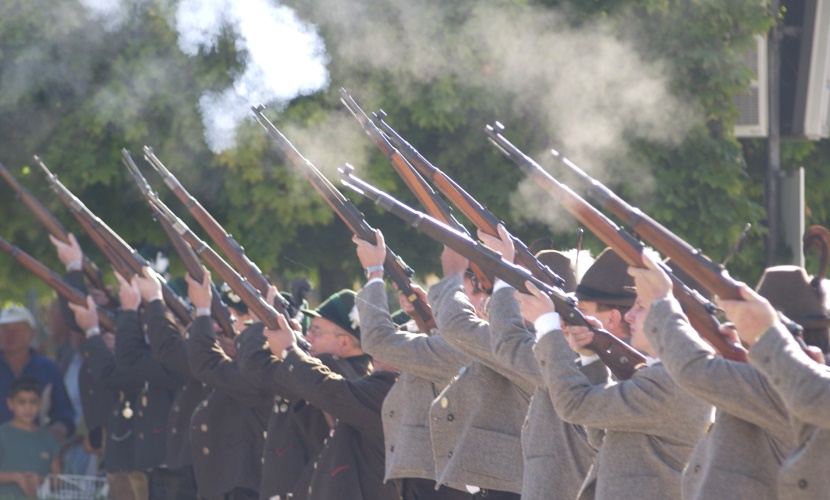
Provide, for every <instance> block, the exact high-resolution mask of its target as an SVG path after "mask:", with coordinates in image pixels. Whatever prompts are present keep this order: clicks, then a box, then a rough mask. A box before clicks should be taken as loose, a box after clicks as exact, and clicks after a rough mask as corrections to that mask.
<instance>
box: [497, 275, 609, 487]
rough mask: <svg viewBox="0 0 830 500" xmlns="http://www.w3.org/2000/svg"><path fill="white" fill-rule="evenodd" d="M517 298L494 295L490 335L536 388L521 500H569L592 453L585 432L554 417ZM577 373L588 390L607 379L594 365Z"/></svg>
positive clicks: (527, 425) (525, 438) (503, 358)
mask: <svg viewBox="0 0 830 500" xmlns="http://www.w3.org/2000/svg"><path fill="white" fill-rule="evenodd" d="M515 293H516V290H515V289H514V288H512V287H506V288H500V289H498V290H496V291H495V292H493V296H492V297H491V298H490V309H491V313H490V332H491V334H492V339H491V342H492V348H493V353H494V354H495V356H496V358H497V359H498V360H499V361H500V362H501V363H502V364H503V365H504V366H508V367H510V369H511V370H513V371H514V372H516V373H518V374H519V375H520V376H522V377H524V378H525V379H526V380H527V381H528V383H530V384H532V385H533V386H535V387H536V389H535V391H534V393H533V397H532V399H531V401H530V407H529V409H528V411H527V418H526V419H525V422H524V425H523V426H522V454H523V457H524V474H523V477H522V498H523V499H526V500H533V499H539V500H547V499H558V498H561V499H573V498H576V495H577V494H578V493H579V488H580V486H581V485H582V482H583V481H584V480H585V477H586V476H587V475H588V471H589V470H590V468H591V464H592V463H593V460H594V456H595V455H596V450H594V448H593V447H592V446H591V445H590V444H589V443H588V436H587V434H586V431H585V428H583V427H582V426H581V425H575V424H571V423H568V422H564V421H563V420H562V419H560V418H559V416H558V415H557V414H556V411H555V410H554V408H553V403H552V402H551V400H550V393H549V392H548V390H547V387H546V386H545V381H544V377H543V376H542V371H541V369H540V367H539V363H538V362H537V361H536V357H535V355H534V354H533V346H534V345H536V336H535V335H534V334H533V333H532V332H530V331H529V330H528V329H527V328H526V327H525V322H524V319H523V318H522V315H521V311H520V310H519V302H518V301H517V300H516V297H515ZM576 358H577V354H576V353H574V352H571V359H574V360H575V359H576ZM580 371H582V373H583V374H585V376H586V377H588V379H589V380H590V381H591V383H592V384H599V383H601V382H604V381H606V380H607V379H608V369H607V368H606V367H605V365H604V364H603V363H601V362H598V361H597V362H594V363H590V364H588V365H586V366H584V367H582V366H580Z"/></svg>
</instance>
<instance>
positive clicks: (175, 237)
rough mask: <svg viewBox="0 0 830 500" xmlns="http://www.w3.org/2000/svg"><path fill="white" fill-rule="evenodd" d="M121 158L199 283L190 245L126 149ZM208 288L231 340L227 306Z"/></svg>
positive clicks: (199, 274) (196, 259)
mask: <svg viewBox="0 0 830 500" xmlns="http://www.w3.org/2000/svg"><path fill="white" fill-rule="evenodd" d="M121 157H122V160H123V161H124V165H126V166H127V169H128V170H129V171H130V175H131V176H132V178H133V180H134V181H135V183H136V185H137V186H138V189H139V190H140V191H141V194H143V195H144V199H146V200H147V202H148V203H149V204H150V209H151V210H152V211H153V218H154V219H156V221H158V223H159V224H160V225H161V228H162V229H163V230H164V233H165V234H166V235H167V238H168V239H169V240H170V243H172V244H173V248H175V249H176V253H177V254H178V255H179V258H181V259H182V263H184V267H185V269H186V270H187V274H189V275H190V277H191V278H193V279H194V280H196V281H198V282H200V283H201V282H202V280H203V279H204V278H205V274H204V272H203V268H202V264H201V263H200V262H199V256H198V255H196V252H194V251H193V248H191V247H190V245H188V244H187V242H186V241H184V239H182V236H181V235H180V234H179V233H177V232H176V230H175V229H173V226H172V225H170V222H169V221H168V220H167V219H166V218H165V217H164V216H163V214H162V213H161V212H160V211H159V210H158V208H157V207H156V204H155V203H154V200H157V199H158V195H157V194H156V193H155V192H154V191H153V188H151V187H150V184H149V183H148V182H147V179H145V178H144V176H143V175H141V171H140V170H139V169H138V166H137V165H136V164H135V162H134V161H133V158H132V156H130V152H129V151H127V150H126V149H122V150H121ZM210 287H211V291H212V292H213V293H212V294H211V303H210V310H211V312H212V313H213V318H214V319H215V320H216V322H217V323H218V324H219V327H220V328H221V330H222V334H223V335H225V336H226V337H228V338H229V339H232V338H233V337H234V335H235V334H234V329H233V320H232V319H231V312H230V310H228V306H227V305H225V303H224V302H222V296H221V294H220V293H219V290H218V289H217V288H216V285H215V284H214V283H213V282H211V283H210Z"/></svg>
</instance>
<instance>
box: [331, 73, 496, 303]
mask: <svg viewBox="0 0 830 500" xmlns="http://www.w3.org/2000/svg"><path fill="white" fill-rule="evenodd" d="M340 102H342V103H343V104H344V105H345V106H346V108H347V109H348V110H349V111H350V112H351V113H352V115H353V116H354V117H355V119H357V121H358V122H359V123H360V125H361V126H362V127H363V131H364V132H366V135H368V136H369V138H370V139H372V142H374V143H375V145H376V146H377V147H378V149H380V151H381V153H383V154H384V156H386V159H388V160H389V163H391V164H392V167H393V168H394V169H395V172H397V173H398V175H399V176H400V177H401V179H403V181H404V183H406V185H407V187H408V188H409V190H410V191H412V194H414V195H415V198H417V199H418V201H419V202H420V203H421V205H423V206H424V208H426V211H427V213H428V214H429V215H431V216H432V217H435V219H437V220H439V221H441V222H443V223H444V224H446V225H448V226H450V227H453V228H455V229H458V230H459V231H461V232H462V233H464V234H466V235H467V236H470V233H469V231H467V228H465V227H464V226H463V225H462V224H461V223H460V222H458V221H457V220H456V219H455V217H453V215H452V209H451V208H450V207H449V205H447V204H446V203H445V202H444V200H442V199H441V198H440V197H438V194H437V193H436V192H435V191H433V189H432V188H431V187H430V185H429V184H428V183H427V181H426V180H424V178H423V177H421V175H420V174H419V173H418V171H417V170H415V169H414V168H413V167H412V165H410V164H409V162H408V161H406V159H405V158H404V157H403V156H402V155H401V153H399V152H398V150H397V149H395V148H394V147H393V146H392V145H391V144H390V143H389V141H388V140H387V139H386V137H385V136H384V135H383V132H381V131H380V129H379V128H378V127H377V125H375V123H374V122H373V121H372V120H371V119H370V118H369V117H368V116H367V115H366V113H365V112H363V110H362V109H361V108H360V106H359V105H358V104H357V102H356V101H355V100H354V98H353V97H352V96H351V94H349V92H348V91H347V90H346V89H340ZM470 268H471V269H472V271H473V273H474V274H475V276H476V278H478V282H479V285H480V286H481V288H482V289H483V290H484V291H485V292H487V293H491V292H492V291H493V278H492V277H491V276H488V275H487V274H486V273H485V272H484V271H482V270H481V269H480V268H479V267H478V266H477V265H476V264H473V263H471V264H470Z"/></svg>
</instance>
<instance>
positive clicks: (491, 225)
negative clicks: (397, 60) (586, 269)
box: [379, 111, 565, 288]
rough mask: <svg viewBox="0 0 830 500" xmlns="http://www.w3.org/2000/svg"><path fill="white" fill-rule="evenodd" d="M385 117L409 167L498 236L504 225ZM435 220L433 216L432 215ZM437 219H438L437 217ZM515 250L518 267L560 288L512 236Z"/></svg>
mask: <svg viewBox="0 0 830 500" xmlns="http://www.w3.org/2000/svg"><path fill="white" fill-rule="evenodd" d="M385 117H386V114H385V113H383V112H382V111H381V116H380V117H379V121H380V127H381V128H383V133H384V134H385V135H386V137H387V138H388V140H389V142H391V143H392V144H393V145H394V146H395V147H396V148H397V149H398V150H399V151H400V152H401V154H402V155H403V156H404V157H405V158H406V159H407V160H409V164H410V165H411V166H412V167H414V168H415V169H416V170H417V171H418V172H420V173H421V174H422V175H424V176H425V177H427V178H428V179H429V180H430V181H431V182H432V183H433V184H434V185H435V187H436V188H438V190H439V191H441V193H442V194H443V195H444V196H446V197H447V199H449V200H450V201H451V202H452V203H453V205H455V206H456V207H457V208H458V209H459V210H460V211H461V213H463V214H464V215H465V216H466V217H467V218H468V219H470V221H471V222H472V223H473V224H474V225H475V226H476V228H478V229H479V230H481V231H482V232H484V233H486V234H489V235H490V236H496V237H498V236H499V233H498V229H497V228H498V225H499V224H504V223H503V222H502V221H501V220H500V219H499V218H498V217H496V216H495V215H493V213H492V212H490V211H489V210H488V209H487V208H486V207H485V206H484V205H482V204H481V203H479V202H478V201H476V199H475V198H473V197H472V196H471V195H470V194H469V193H467V192H466V191H465V190H464V189H463V188H462V187H461V186H459V185H458V184H457V183H456V182H455V181H454V180H452V179H451V178H450V177H449V176H448V175H447V174H445V173H444V172H442V171H441V170H439V169H438V168H437V167H435V166H434V165H433V164H432V163H430V162H429V160H427V159H426V158H424V157H423V156H422V155H421V154H420V153H419V152H418V150H416V149H415V148H414V147H413V146H412V145H411V144H409V143H408V142H406V140H404V138H403V137H401V136H400V135H399V134H398V133H397V132H396V131H395V129H393V128H392V126H391V125H389V123H387V122H386V121H385V119H384V118H385ZM433 217H434V215H433ZM436 218H437V217H436ZM439 220H440V219H439ZM510 238H511V239H512V240H513V247H514V248H515V249H516V263H518V264H519V265H521V266H522V267H524V268H525V269H527V270H529V271H530V272H531V273H532V274H533V276H535V277H537V278H539V279H540V280H542V281H544V282H545V283H547V284H549V285H551V286H555V287H558V288H561V287H563V286H564V285H565V281H564V280H563V279H562V278H561V277H560V276H559V275H557V274H556V273H555V272H554V271H553V270H552V269H551V268H550V267H548V266H546V265H545V264H542V263H541V262H539V261H538V260H537V259H536V256H534V255H533V254H532V253H531V252H530V250H529V249H528V248H527V245H525V244H524V242H523V241H522V240H520V239H518V238H516V237H515V236H513V235H511V236H510Z"/></svg>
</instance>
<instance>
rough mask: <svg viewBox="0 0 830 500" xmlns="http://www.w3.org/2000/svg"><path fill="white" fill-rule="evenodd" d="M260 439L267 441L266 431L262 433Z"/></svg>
mask: <svg viewBox="0 0 830 500" xmlns="http://www.w3.org/2000/svg"><path fill="white" fill-rule="evenodd" d="M262 439H268V431H262Z"/></svg>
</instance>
